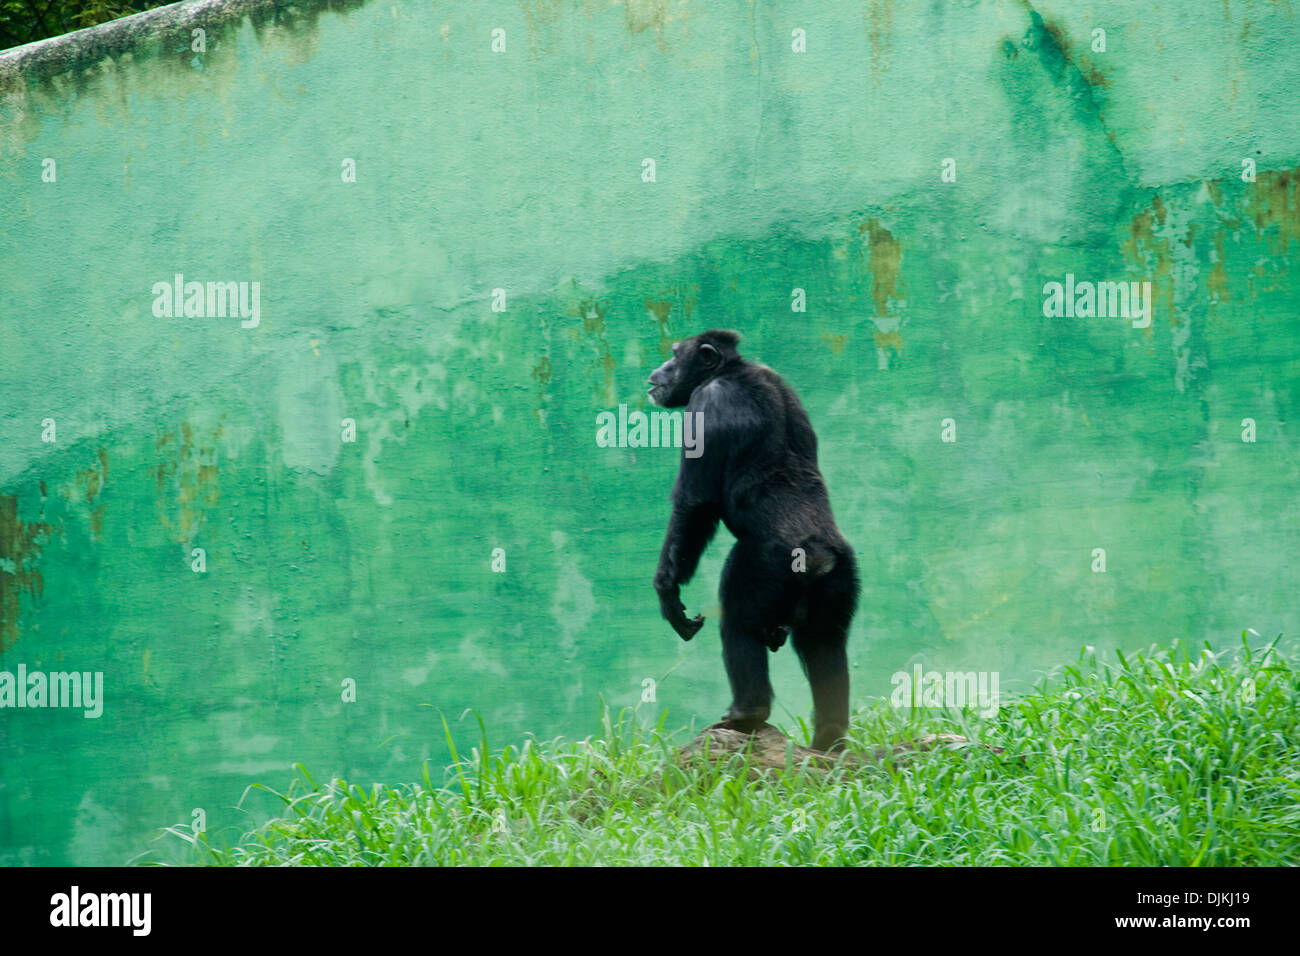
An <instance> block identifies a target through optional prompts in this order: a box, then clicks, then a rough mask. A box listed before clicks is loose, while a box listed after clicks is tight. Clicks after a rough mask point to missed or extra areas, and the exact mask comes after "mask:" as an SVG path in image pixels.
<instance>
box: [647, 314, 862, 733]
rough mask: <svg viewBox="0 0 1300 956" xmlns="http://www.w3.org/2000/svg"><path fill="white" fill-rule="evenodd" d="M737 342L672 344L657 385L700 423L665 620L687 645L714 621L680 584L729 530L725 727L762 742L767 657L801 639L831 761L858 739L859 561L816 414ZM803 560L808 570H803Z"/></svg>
mask: <svg viewBox="0 0 1300 956" xmlns="http://www.w3.org/2000/svg"><path fill="white" fill-rule="evenodd" d="M739 342H740V336H739V335H737V334H736V333H735V332H726V331H720V330H717V329H714V330H712V331H709V332H703V333H701V334H699V335H697V336H694V337H693V338H689V339H686V340H684V341H682V342H678V343H677V344H676V345H674V346H673V357H672V358H671V359H669V360H668V361H667V362H665V363H664V364H663V365H661V366H660V367H659V368H657V369H656V370H655V371H654V373H653V374H652V375H651V376H650V384H651V385H652V386H653V387H652V388H651V389H650V398H651V400H652V401H653V402H655V404H657V405H661V406H663V407H665V408H679V407H682V406H685V409H686V412H687V413H688V414H690V413H693V412H701V413H703V419H702V426H703V454H701V455H700V456H699V457H698V458H690V457H687V456H686V454H685V449H683V455H682V463H681V470H680V471H679V472H678V475H677V484H676V485H675V486H674V487H673V493H672V503H673V510H672V517H671V519H670V520H669V523H668V535H667V538H666V540H665V541H664V547H663V552H662V554H661V555H660V557H659V568H658V570H657V571H656V572H655V591H656V592H657V593H658V595H659V606H660V610H661V612H662V614H663V616H664V619H665V620H666V621H668V623H669V624H671V625H672V626H673V629H674V630H675V631H677V633H678V634H679V635H680V636H681V637H682V639H683V640H687V641H689V640H690V639H691V638H692V637H694V636H695V634H696V632H697V631H699V629H700V628H701V627H702V626H703V624H704V618H703V617H700V616H697V617H694V618H689V619H688V618H687V617H686V608H685V606H684V605H683V604H682V601H681V596H680V593H681V586H682V585H683V584H685V583H687V582H688V581H690V579H691V577H692V576H693V575H694V574H695V569H696V567H697V566H698V565H699V561H700V556H701V554H703V552H704V549H705V547H707V546H708V543H709V541H710V540H711V539H712V538H713V535H714V532H716V531H717V529H718V522H719V521H721V522H722V523H723V524H725V525H726V526H727V529H728V530H729V531H730V532H731V533H732V534H734V535H735V536H736V544H735V546H734V547H733V548H732V549H731V554H730V555H728V557H727V562H726V565H725V567H724V568H723V571H722V584H721V586H720V588H719V597H720V598H721V601H722V624H721V627H722V659H723V662H724V663H725V665H726V668H727V679H728V680H729V681H730V683H731V693H732V701H731V708H730V709H729V710H728V711H727V713H726V715H725V716H724V717H723V725H724V726H728V727H732V728H734V729H738V730H743V731H746V732H751V733H752V732H753V731H755V730H757V729H758V727H759V726H760V725H761V724H763V723H764V722H765V721H766V720H767V718H768V716H769V714H770V713H771V709H772V685H771V682H770V681H769V679H768V664H767V651H768V649H771V650H773V651H775V650H777V649H778V648H779V647H781V645H782V644H784V643H785V640H786V637H787V636H788V635H793V639H794V649H795V652H796V653H797V654H798V655H799V661H800V663H801V664H802V665H803V669H804V673H805V674H806V675H807V677H808V682H809V684H810V685H811V686H812V695H813V724H814V734H813V746H814V747H815V748H817V749H819V750H826V749H829V748H830V747H832V746H833V745H834V744H835V743H836V742H837V741H839V740H840V738H841V737H842V736H843V735H844V732H845V731H846V730H847V729H848V720H849V668H848V653H847V645H848V636H849V623H850V622H851V621H852V619H853V612H854V610H855V609H856V607H857V600H858V575H857V562H856V561H855V559H854V556H853V549H852V548H851V547H850V546H849V544H848V542H847V541H845V540H844V537H843V536H842V535H841V534H840V532H839V529H838V528H837V527H836V526H835V519H834V518H833V517H832V515H831V505H830V497H829V495H828V494H827V493H826V485H825V483H824V482H823V481H822V476H821V472H820V471H818V469H817V436H816V435H815V434H814V433H813V429H812V423H811V422H810V421H809V420H808V413H807V412H805V411H804V409H803V406H802V405H800V404H799V398H798V396H796V395H795V393H794V390H793V389H791V388H790V386H788V385H786V384H785V382H784V381H782V379H781V377H780V376H779V375H777V374H776V372H774V371H772V370H771V369H770V368H768V367H767V366H766V365H755V364H753V363H750V362H746V361H745V360H744V359H742V358H741V357H740V354H739V353H738V352H737V351H736V346H737V345H738V344H739ZM795 549H802V550H803V552H804V558H803V564H804V568H805V569H804V570H795V568H796V562H797V559H796V552H795Z"/></svg>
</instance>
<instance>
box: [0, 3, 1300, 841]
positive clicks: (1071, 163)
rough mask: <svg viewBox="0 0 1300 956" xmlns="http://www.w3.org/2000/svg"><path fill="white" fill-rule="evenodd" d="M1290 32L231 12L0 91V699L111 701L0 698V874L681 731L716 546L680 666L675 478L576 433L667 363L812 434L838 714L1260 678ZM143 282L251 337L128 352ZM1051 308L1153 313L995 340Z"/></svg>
mask: <svg viewBox="0 0 1300 956" xmlns="http://www.w3.org/2000/svg"><path fill="white" fill-rule="evenodd" d="M1191 7H1195V11H1194V12H1192V11H1191V10H1189V8H1191ZM277 8H278V9H277ZM1298 13H1300V11H1297V10H1296V9H1295V5H1294V4H1292V3H1289V2H1264V0H1254V2H1242V0H1223V2H1217V0H1216V2H1211V0H1195V2H1161V3H1148V4H1143V5H1141V10H1140V12H1139V11H1138V10H1137V8H1136V7H1135V6H1134V5H1133V4H1130V3H1123V2H1118V0H1114V2H1110V0H1107V2H1101V0H1097V2H1079V0H1052V2H1043V3H1038V4H1035V5H1034V7H1033V8H1031V7H1030V6H1029V5H1028V4H1027V3H1023V2H1011V0H1005V2H998V0H965V2H949V0H937V2H932V3H927V2H920V0H917V2H904V0H897V2H890V0H874V2H868V3H861V2H858V3H850V2H824V3H819V4H816V5H815V7H814V6H810V5H807V4H797V3H763V4H754V3H741V2H735V3H714V4H705V3H702V2H695V3H687V2H681V0H672V2H669V0H627V2H626V3H617V2H608V3H606V2H599V0H589V2H583V3H578V2H560V0H555V2H547V0H535V2H524V3H520V4H517V5H516V4H507V3H491V4H487V3H473V4H471V3H441V2H433V3H430V2H419V3H416V2H393V0H385V2H379V0H376V2H372V3H365V4H360V3H355V2H350V3H332V4H327V3H317V4H313V3H302V4H299V5H297V6H290V5H285V4H275V5H274V7H273V6H272V4H270V3H256V2H247V0H244V2H240V0H235V2H225V3H213V2H201V3H193V4H185V5H181V6H178V7H173V8H167V9H165V10H163V11H161V12H159V13H156V14H152V15H144V16H143V17H140V18H132V19H131V20H128V21H122V22H120V23H119V24H114V25H108V26H106V27H105V28H101V29H98V30H94V31H86V32H84V33H82V34H76V35H74V36H73V37H72V38H70V39H65V40H57V41H51V42H49V43H46V44H39V45H36V46H33V47H29V48H24V49H23V50H20V51H18V52H16V53H12V54H9V55H7V56H5V55H0V223H3V226H2V227H0V646H2V647H3V650H0V670H9V671H16V669H17V667H18V666H19V665H23V666H25V667H27V668H28V669H40V670H47V671H53V670H70V669H77V670H88V671H102V672H103V674H104V682H105V697H106V700H105V703H104V712H103V715H102V716H101V717H99V718H97V719H86V718H84V717H83V716H82V715H81V713H80V712H71V711H67V710H52V709H47V710H12V709H5V710H0V863H7V864H12V863H42V864H45V863H63V862H72V863H82V864H84V863H116V862H121V861H124V860H126V859H128V858H129V857H132V856H134V855H136V854H139V853H141V852H143V851H145V850H146V849H149V848H150V844H148V842H147V841H148V838H149V837H150V836H151V835H152V834H153V833H154V832H156V828H158V827H161V826H165V825H169V824H173V823H181V822H188V821H189V820H190V819H191V811H192V810H193V808H196V807H202V808H204V809H205V810H206V812H207V814H208V826H209V829H210V830H211V831H214V834H215V832H216V831H223V832H226V833H229V832H232V831H229V830H226V829H224V828H230V827H246V826H248V825H251V824H252V823H253V822H255V814H254V815H253V816H250V815H248V814H245V813H241V812H238V811H235V810H233V809H231V808H232V807H233V805H234V804H235V803H236V802H237V801H238V799H239V797H240V795H241V793H242V792H243V790H244V788H245V786H246V785H247V784H248V783H250V782H252V781H254V780H261V781H265V782H267V783H270V784H272V785H284V784H285V783H286V782H287V781H288V778H289V776H290V771H289V769H288V768H289V766H290V764H291V763H292V762H294V761H298V760H301V761H303V762H304V763H306V764H307V766H308V767H309V768H311V769H312V771H313V773H315V774H317V775H318V776H326V777H328V776H329V775H331V774H342V775H347V776H349V777H353V778H356V779H357V780H359V781H362V782H365V781H369V780H372V779H374V780H379V779H383V780H389V781H396V780H404V779H415V778H417V777H418V776H419V775H420V764H421V762H422V761H424V760H426V759H428V760H432V761H434V763H435V765H436V764H437V763H439V762H441V761H443V760H444V759H445V758H446V746H445V743H444V740H443V735H442V730H441V724H440V722H439V716H438V714H439V711H442V712H444V713H446V714H447V715H448V716H449V719H451V720H452V721H453V726H455V727H457V729H458V733H460V734H461V736H462V742H465V743H468V742H469V740H470V737H471V732H470V724H471V723H472V722H471V721H466V723H463V724H455V723H454V722H455V720H456V718H457V717H458V716H459V715H460V714H461V713H462V712H463V711H464V710H465V709H466V708H474V709H476V710H477V711H478V712H479V713H480V714H481V715H482V717H483V719H484V720H485V722H486V724H487V727H488V729H489V734H490V739H491V741H492V743H493V744H494V745H498V746H499V745H503V744H505V743H507V742H514V741H518V740H519V739H520V738H521V737H522V736H523V735H525V734H527V733H534V734H537V735H538V736H541V737H549V736H552V735H555V734H560V733H563V734H566V735H576V736H583V735H586V734H588V733H591V732H593V731H594V730H595V729H596V725H595V722H594V716H595V713H596V710H597V705H598V699H599V697H600V696H601V695H603V696H604V697H605V698H606V699H607V700H608V701H609V702H611V703H612V704H614V705H617V706H629V707H630V706H634V705H638V702H639V701H640V696H641V682H642V681H643V679H645V678H647V677H650V678H655V679H660V683H659V685H658V692H657V693H658V700H657V702H656V703H653V704H650V703H641V704H639V709H638V712H639V713H640V714H641V715H642V716H643V718H644V719H647V720H652V719H654V718H655V716H656V715H657V713H658V712H659V710H660V709H662V708H663V707H667V708H669V710H670V724H673V725H678V724H682V723H685V722H687V721H688V720H690V719H691V718H695V719H697V720H698V721H711V720H713V719H715V718H716V717H717V715H718V714H720V713H721V710H722V708H723V707H724V706H725V704H726V702H727V693H726V686H725V679H724V676H723V671H722V666H721V660H720V654H719V647H718V641H717V627H716V625H717V620H716V598H715V597H714V596H713V595H714V592H715V589H716V584H717V577H718V572H719V569H720V567H721V562H722V558H723V557H724V556H725V552H726V546H727V544H728V536H727V535H726V534H725V532H723V533H722V534H721V535H720V537H719V539H718V541H717V542H716V543H715V545H714V547H713V549H712V550H711V551H710V552H709V555H708V557H707V559H706V560H705V562H704V563H703V565H702V568H701V572H700V574H699V576H698V577H697V579H696V581H695V583H693V584H692V585H691V586H690V587H689V588H688V589H687V592H686V597H687V603H688V606H689V607H690V608H691V609H692V610H694V609H696V608H701V607H702V608H703V609H704V611H705V613H706V614H708V615H710V616H711V617H712V618H713V619H712V620H711V621H710V622H709V624H708V625H707V628H706V630H705V631H704V632H703V633H702V634H701V636H700V637H699V638H697V639H696V640H695V641H694V642H693V643H692V644H689V645H684V644H682V643H681V642H680V641H679V640H678V639H677V638H676V636H675V635H674V634H673V633H672V631H671V630H670V629H669V628H668V627H667V626H666V625H665V624H663V623H662V622H660V621H659V619H658V614H657V604H656V601H655V599H654V595H653V592H652V590H651V587H650V579H651V577H652V575H653V571H654V565H655V561H656V559H657V555H658V549H659V545H660V543H661V540H662V533H663V527H664V524H665V521H666V517H667V494H668V490H669V488H670V485H671V482H672V480H673V475H674V473H675V470H676V452H675V451H673V450H670V449H627V448H623V449H608V448H599V447H597V445H596V442H595V431H596V428H595V422H596V415H597V413H598V412H600V411H604V410H609V409H616V408H617V406H618V405H619V404H620V403H625V404H628V405H629V406H632V407H633V408H638V407H640V408H643V407H645V400H644V381H645V378H646V376H647V374H648V373H649V371H650V370H651V369H652V368H653V367H654V366H655V365H656V364H658V363H659V362H660V361H661V360H662V356H663V355H665V354H666V349H667V345H668V343H669V342H670V341H671V340H672V339H673V338H675V337H681V336H684V335H688V334H691V333H693V332H695V331H699V330H700V329H702V328H706V327H710V326H726V327H733V328H736V329H738V330H740V331H742V332H743V333H744V335H745V342H744V344H743V349H744V351H745V352H746V354H748V355H749V356H750V357H753V358H755V359H758V360H761V361H764V362H766V363H768V364H770V365H772V366H773V367H775V368H776V369H778V370H779V371H780V372H781V373H782V374H784V375H785V376H786V377H787V378H788V379H789V380H790V381H791V382H792V383H793V384H794V385H795V387H796V388H797V389H798V391H799V392H800V394H801V396H802V397H803V400H804V402H805V404H806V406H807V407H808V409H809V412H810V414H811V416H812V419H813V423H814V425H815V427H816V428H817V430H818V433H819V436H820V439H821V451H822V467H823V471H824V473H825V475H826V478H827V481H828V484H829V486H830V489H831V495H832V501H833V504H834V507H835V511H836V516H837V519H838V521H839V524H840V526H841V528H842V529H843V530H844V532H845V534H846V535H847V537H848V538H849V540H850V541H851V542H852V543H853V544H854V545H855V546H856V547H857V548H858V550H859V552H860V557H861V564H862V568H863V580H864V585H865V588H864V594H863V600H862V604H861V611H860V612H859V615H858V618H857V620H856V623H855V627H854V634H853V639H852V643H851V656H852V660H853V662H854V668H855V669H854V675H853V680H854V689H853V692H854V698H855V700H856V701H858V702H861V701H863V700H865V699H866V698H868V697H873V696H885V695H888V694H889V692H890V690H891V686H890V682H889V677H890V675H891V674H892V673H894V672H896V671H900V670H910V668H911V666H912V665H913V663H915V662H918V661H919V662H921V663H923V664H924V665H925V666H926V667H927V668H929V667H935V668H938V669H941V670H943V669H962V670H966V669H974V670H987V671H999V672H1000V673H1001V675H1002V688H1003V690H1004V691H1006V690H1008V689H1011V690H1014V689H1015V687H1016V686H1017V681H1025V680H1032V679H1033V678H1034V677H1035V676H1036V674H1037V673H1038V672H1039V671H1040V670H1041V669H1043V668H1046V667H1049V666H1051V665H1053V664H1056V663H1059V662H1061V661H1063V660H1066V659H1069V658H1072V657H1073V655H1074V654H1075V653H1076V652H1077V650H1078V648H1079V647H1080V646H1081V645H1083V644H1095V645H1098V646H1103V647H1108V648H1109V647H1120V648H1125V649H1128V648H1138V647H1143V646H1145V645H1146V644H1147V643H1148V642H1151V641H1155V640H1159V641H1166V640H1169V639H1172V638H1185V639H1187V640H1190V641H1191V642H1193V643H1196V644H1199V643H1200V642H1202V641H1205V640H1209V641H1211V642H1212V643H1214V644H1215V645H1226V644H1228V643H1231V642H1232V641H1233V640H1235V635H1238V634H1240V632H1241V631H1242V629H1243V628H1247V627H1253V628H1255V629H1256V630H1257V631H1258V632H1259V633H1260V634H1262V635H1263V636H1264V637H1265V638H1272V637H1273V636H1275V635H1276V634H1278V633H1279V632H1285V633H1286V634H1288V635H1294V634H1295V633H1296V631H1297V610H1296V603H1295V595H1296V590H1297V580H1296V568H1295V565H1294V563H1293V561H1292V558H1293V556H1294V555H1295V553H1296V551H1297V545H1300V498H1298V497H1297V494H1296V491H1297V487H1298V485H1300V481H1298V480H1300V463H1298V462H1297V457H1296V453H1295V449H1296V428H1297V417H1298V416H1300V407H1298V403H1300V326H1298V324H1297V310H1298V308H1300V275H1297V263H1300V258H1298V253H1300V195H1297V182H1298V181H1300V173H1298V172H1297V169H1298V168H1300V60H1298V59H1297V58H1296V57H1295V55H1294V51H1295V49H1296V48H1297V45H1298V44H1300V20H1297V14H1298ZM196 27H202V28H203V29H204V30H205V31H206V34H205V40H206V50H205V51H204V52H194V51H193V50H192V49H191V43H192V32H191V31H192V30H193V29H194V28H196ZM1098 27H1100V28H1103V29H1104V30H1105V31H1106V50H1105V52H1100V51H1095V50H1094V49H1093V39H1092V31H1093V30H1094V28H1098ZM494 28H501V29H503V30H504V31H505V38H506V46H505V50H504V52H499V53H498V52H494V51H493V49H492V42H493V37H492V30H493V29H494ZM795 28H800V29H803V30H805V31H806V38H807V39H806V43H807V49H806V52H795V51H794V50H792V42H793V40H792V30H794V29H795ZM47 158H48V159H53V160H54V161H55V166H54V169H55V171H56V174H57V179H56V180H55V181H53V182H47V181H44V179H43V171H44V170H45V169H47V168H48V164H44V162H43V161H44V160H46V159H47ZM645 158H651V159H654V160H655V163H656V170H655V172H656V180H655V181H654V182H645V181H643V176H642V169H643V167H642V160H643V159H645ZM948 158H951V159H954V160H955V162H956V173H957V175H956V180H955V181H953V182H945V181H944V180H943V178H942V175H941V173H942V171H943V161H944V160H945V159H948ZM1246 158H1249V159H1252V160H1253V161H1254V162H1255V164H1256V165H1257V170H1258V173H1257V178H1256V179H1255V181H1253V182H1247V181H1244V180H1243V176H1242V173H1243V168H1244V167H1243V159H1246ZM345 159H352V160H355V163H356V181H355V182H354V183H353V182H345V181H343V176H342V175H341V170H342V164H343V161H344V160H345ZM175 273H183V274H184V275H185V276H186V277H187V278H188V279H192V280H199V281H227V280H229V281H237V282H239V281H242V282H258V283H260V295H261V298H260V309H261V312H260V324H259V325H258V326H257V327H256V328H250V329H245V328H242V327H241V324H240V321H239V319H238V318H217V317H202V318H200V317H191V318H165V317H161V318H160V317H156V316H155V315H154V295H153V293H152V288H153V286H154V284H155V283H157V282H170V281H171V279H172V276H173V275H174V274H175ZM1067 273H1072V274H1074V275H1075V276H1076V277H1078V278H1080V279H1090V280H1094V281H1100V280H1107V281H1120V280H1125V281H1150V282H1151V283H1152V287H1153V290H1154V295H1155V305H1154V311H1153V321H1152V323H1151V325H1150V327H1149V328H1145V329H1135V328H1133V327H1132V323H1131V322H1130V321H1128V320H1127V319H1123V318H1108V319H1100V318H1090V319H1083V318H1046V317H1044V315H1043V308H1042V306H1043V294H1042V289H1043V286H1044V284H1045V283H1046V282H1050V281H1064V278H1065V276H1066V274H1067ZM497 288H503V289H505V290H506V311H505V312H503V313H502V312H494V311H493V309H492V290H494V289H497ZM795 288H801V289H804V290H806V296H807V311H806V312H802V313H800V312H793V311H792V309H791V302H792V298H791V297H792V290H793V289H795ZM344 418H352V419H354V420H355V422H356V428H357V440H356V441H355V442H354V443H345V442H343V441H341V429H340V421H341V420H342V419H344ZM947 418H951V419H953V420H954V422H955V425H956V437H957V441H956V442H947V443H946V442H944V441H942V440H941V422H942V421H943V420H944V419H947ZM1246 418H1250V419H1253V420H1254V422H1255V423H1256V439H1257V440H1256V441H1255V442H1253V443H1252V442H1244V441H1243V440H1242V434H1243V426H1242V421H1243V419H1246ZM46 419H53V420H54V423H55V434H54V438H55V441H53V442H50V441H44V440H43V434H44V435H45V436H46V437H48V429H47V428H45V427H44V426H43V422H44V421H45V420H46ZM706 438H707V436H706ZM196 547H201V548H203V549H205V551H206V559H207V570H206V572H205V573H202V574H199V573H195V572H194V571H192V570H191V564H190V562H191V557H190V555H191V553H192V549H193V548H196ZM494 548H503V549H504V550H505V555H506V562H507V563H506V571H505V573H493V571H492V567H491V559H492V551H493V549H494ZM1094 548H1104V549H1105V550H1106V572H1105V573H1094V571H1093V562H1094V559H1093V549H1094ZM774 666H775V672H776V678H775V683H776V687H777V693H778V698H779V700H778V710H777V712H776V715H775V716H776V717H777V719H779V720H780V721H781V722H782V723H784V724H786V725H787V726H791V725H793V724H794V719H793V718H794V717H795V716H806V715H807V714H808V711H809V707H810V704H809V698H808V694H807V691H806V688H805V685H804V682H803V679H802V676H801V675H800V673H799V670H798V667H797V664H796V662H795V659H794V657H793V655H792V654H791V653H790V652H789V651H788V650H786V651H783V652H781V653H780V654H778V655H777V656H776V657H775V658H774ZM345 678H353V679H354V680H355V681H356V682H357V700H356V702H355V703H344V702H343V701H342V699H341V693H340V687H341V682H342V681H343V680H344V679H345ZM1020 686H1023V684H1021V685H1020ZM475 733H476V731H475ZM250 806H251V807H253V809H254V810H258V811H260V810H263V809H269V804H264V803H257V802H252V803H250ZM155 852H158V853H160V854H162V855H164V856H165V855H166V851H163V850H157V849H155Z"/></svg>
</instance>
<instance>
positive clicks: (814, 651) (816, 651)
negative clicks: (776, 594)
mask: <svg viewBox="0 0 1300 956" xmlns="http://www.w3.org/2000/svg"><path fill="white" fill-rule="evenodd" d="M832 574H833V578H832V579H831V580H828V581H825V582H819V586H818V587H817V588H816V589H815V596H814V597H813V599H812V607H811V608H810V612H809V615H808V620H807V621H806V622H804V624H803V625H802V626H800V627H797V628H796V629H795V632H794V649H795V652H796V653H797V654H798V655H799V662H800V663H801V664H802V665H803V669H804V673H805V674H806V675H807V676H808V683H809V685H810V686H811V688H812V698H813V740H812V745H813V749H815V750H822V751H825V750H829V749H831V748H832V747H834V746H835V745H836V744H837V743H838V742H839V741H840V740H841V738H842V737H843V736H844V734H845V732H847V731H848V729H849V655H848V643H849V624H850V623H851V622H852V620H853V611H854V607H855V605H856V603H857V582H856V579H855V578H854V575H853V572H852V568H851V567H842V568H837V569H836V571H834V572H832Z"/></svg>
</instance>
